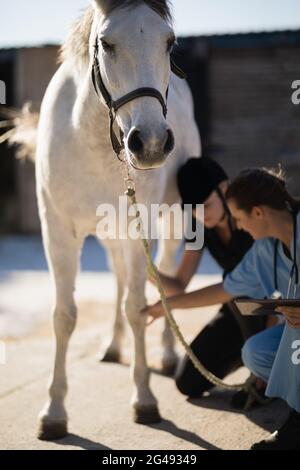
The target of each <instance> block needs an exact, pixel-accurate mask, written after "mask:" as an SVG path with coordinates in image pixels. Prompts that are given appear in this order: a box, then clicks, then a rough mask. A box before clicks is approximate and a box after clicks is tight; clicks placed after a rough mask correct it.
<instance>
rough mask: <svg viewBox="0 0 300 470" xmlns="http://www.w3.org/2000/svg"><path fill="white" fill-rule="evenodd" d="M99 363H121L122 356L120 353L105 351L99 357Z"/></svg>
mask: <svg viewBox="0 0 300 470" xmlns="http://www.w3.org/2000/svg"><path fill="white" fill-rule="evenodd" d="M98 360H99V362H117V363H119V362H120V361H121V354H120V352H119V351H113V350H109V349H107V350H105V351H103V352H100V353H99V355H98Z"/></svg>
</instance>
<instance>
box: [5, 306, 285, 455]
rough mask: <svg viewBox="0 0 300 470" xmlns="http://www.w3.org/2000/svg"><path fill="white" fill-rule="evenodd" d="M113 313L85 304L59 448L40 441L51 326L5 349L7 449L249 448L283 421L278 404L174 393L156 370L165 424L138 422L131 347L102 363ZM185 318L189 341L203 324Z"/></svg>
mask: <svg viewBox="0 0 300 470" xmlns="http://www.w3.org/2000/svg"><path fill="white" fill-rule="evenodd" d="M111 313H112V306H111V305H109V304H107V305H105V304H102V305H99V304H96V303H83V304H81V305H80V321H79V325H78V328H77V331H76V333H75V334H74V336H73V338H72V343H71V347H70V354H69V361H68V362H69V363H68V371H69V372H68V373H69V395H68V399H67V408H68V412H69V416H70V424H69V431H70V433H71V434H70V435H69V436H68V437H67V438H65V439H62V440H59V441H56V442H42V441H39V440H37V439H36V436H35V432H36V416H37V414H38V412H39V410H40V408H41V406H42V405H43V402H44V401H45V398H46V386H47V379H48V376H49V372H50V369H51V363H52V357H53V341H52V335H51V333H50V328H49V327H48V326H46V325H44V326H43V327H40V328H39V330H38V331H37V332H36V333H35V334H33V335H31V336H28V337H26V338H23V339H22V340H18V341H8V342H7V343H6V345H7V363H6V365H5V366H0V374H1V383H0V416H1V428H0V448H1V449H114V450H117V449H121V450H125V449H126V450H127V449H130V450H131V449H145V450H187V449H188V450H190V449H193V450H195V449H208V450H209V449H247V448H248V447H249V446H250V445H251V443H253V442H254V441H256V440H259V439H260V438H262V437H263V436H265V435H267V434H268V432H269V431H273V430H274V429H276V426H277V424H278V423H280V422H281V421H282V419H283V418H284V416H285V413H286V410H285V408H284V406H283V404H282V403H281V402H279V401H276V402H274V403H273V404H271V405H269V406H268V407H265V408H263V409H260V410H256V411H252V412H249V413H247V414H243V413H239V412H235V411H233V410H232V409H230V406H229V398H230V396H231V393H230V392H224V391H220V390H214V391H213V392H212V393H211V395H210V396H208V397H205V398H201V399H197V400H188V399H186V398H185V397H184V396H182V395H181V394H180V393H179V392H178V391H177V390H176V388H175V386H174V381H173V379H171V378H167V377H164V376H161V375H160V374H159V373H158V371H157V370H156V371H155V370H154V372H153V374H152V377H151V384H152V388H153V391H154V393H155V395H156V396H157V397H158V399H159V407H160V412H161V415H162V417H163V418H164V419H163V421H162V422H161V424H158V425H152V426H143V425H137V424H134V423H133V422H132V419H131V411H130V407H129V399H130V395H131V380H130V378H129V367H128V361H129V358H130V350H131V348H130V345H129V341H128V340H127V341H125V344H124V364H122V365H119V364H104V363H98V362H97V360H96V354H97V351H98V348H99V344H100V337H102V338H103V337H104V336H105V334H106V333H107V332H108V331H109V323H110V322H109V316H110V314H111ZM185 314H186V312H185V313H183V312H178V313H177V318H178V319H179V321H180V324H181V327H182V329H183V332H184V334H185V335H186V337H187V338H188V339H191V337H192V335H193V334H192V332H194V331H197V330H198V329H199V323H202V324H203V319H201V322H199V310H198V311H197V312H189V318H187V315H185ZM184 315H185V317H184ZM204 316H206V317H207V316H209V314H204V315H202V317H204ZM156 323H157V324H155V325H153V326H151V327H150V328H149V331H148V335H147V342H148V356H149V362H150V364H151V365H152V366H153V368H154V369H157V368H158V367H159V358H160V345H159V343H160V330H161V322H160V321H158V322H156ZM100 333H101V335H100ZM245 375H246V371H245V370H244V369H240V370H239V371H238V372H236V373H235V374H234V375H233V376H231V377H230V380H231V381H240V380H241V379H243V378H244V377H245Z"/></svg>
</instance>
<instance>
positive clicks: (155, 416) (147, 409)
mask: <svg viewBox="0 0 300 470" xmlns="http://www.w3.org/2000/svg"><path fill="white" fill-rule="evenodd" d="M133 421H134V422H135V423H137V424H154V423H159V422H160V421H161V416H160V414H159V411H158V408H157V406H156V405H152V406H142V407H139V408H134V410H133Z"/></svg>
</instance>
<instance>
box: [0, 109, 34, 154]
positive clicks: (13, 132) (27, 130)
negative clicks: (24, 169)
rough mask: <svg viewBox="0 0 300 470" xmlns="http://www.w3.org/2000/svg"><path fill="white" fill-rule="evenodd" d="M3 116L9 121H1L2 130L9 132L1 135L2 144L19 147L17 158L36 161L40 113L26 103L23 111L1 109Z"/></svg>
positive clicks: (0, 141) (0, 142)
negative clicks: (6, 143)
mask: <svg viewBox="0 0 300 470" xmlns="http://www.w3.org/2000/svg"><path fill="white" fill-rule="evenodd" d="M1 114H2V115H3V116H4V117H5V118H6V119H7V120H6V121H0V128H6V129H9V130H7V131H6V132H5V133H4V134H2V135H0V144H3V143H4V142H8V144H9V145H10V146H12V145H17V150H16V157H17V158H21V159H29V160H31V161H34V160H35V153H36V141H37V129H38V122H39V116H40V113H39V112H36V111H33V110H32V104H31V103H26V104H25V105H24V106H23V108H22V109H21V110H17V109H11V108H1Z"/></svg>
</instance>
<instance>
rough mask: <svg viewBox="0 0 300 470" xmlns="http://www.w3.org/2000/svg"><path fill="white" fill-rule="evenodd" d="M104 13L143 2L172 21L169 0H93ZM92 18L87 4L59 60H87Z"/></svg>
mask: <svg viewBox="0 0 300 470" xmlns="http://www.w3.org/2000/svg"><path fill="white" fill-rule="evenodd" d="M94 1H96V2H97V4H98V6H99V7H100V9H101V10H102V11H103V13H104V14H105V15H109V14H110V13H112V12H113V11H114V10H117V9H118V8H124V7H134V6H136V5H139V4H142V3H145V4H146V5H148V6H149V7H150V8H151V9H152V10H154V11H155V12H156V13H158V14H159V15H160V16H161V17H162V18H163V19H165V20H166V21H169V22H172V14H171V10H170V6H169V0H94ZM93 20H94V8H93V7H92V6H91V5H90V6H88V7H87V8H86V9H85V10H84V12H83V14H82V15H81V16H80V17H79V18H78V19H77V20H76V21H75V22H74V24H73V26H72V27H71V29H70V31H69V34H68V37H67V39H66V41H65V42H64V44H63V45H62V47H61V48H60V52H59V62H64V61H65V60H67V59H72V60H75V62H76V63H78V64H80V63H82V62H87V61H88V60H89V38H90V35H91V30H92V25H93Z"/></svg>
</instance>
